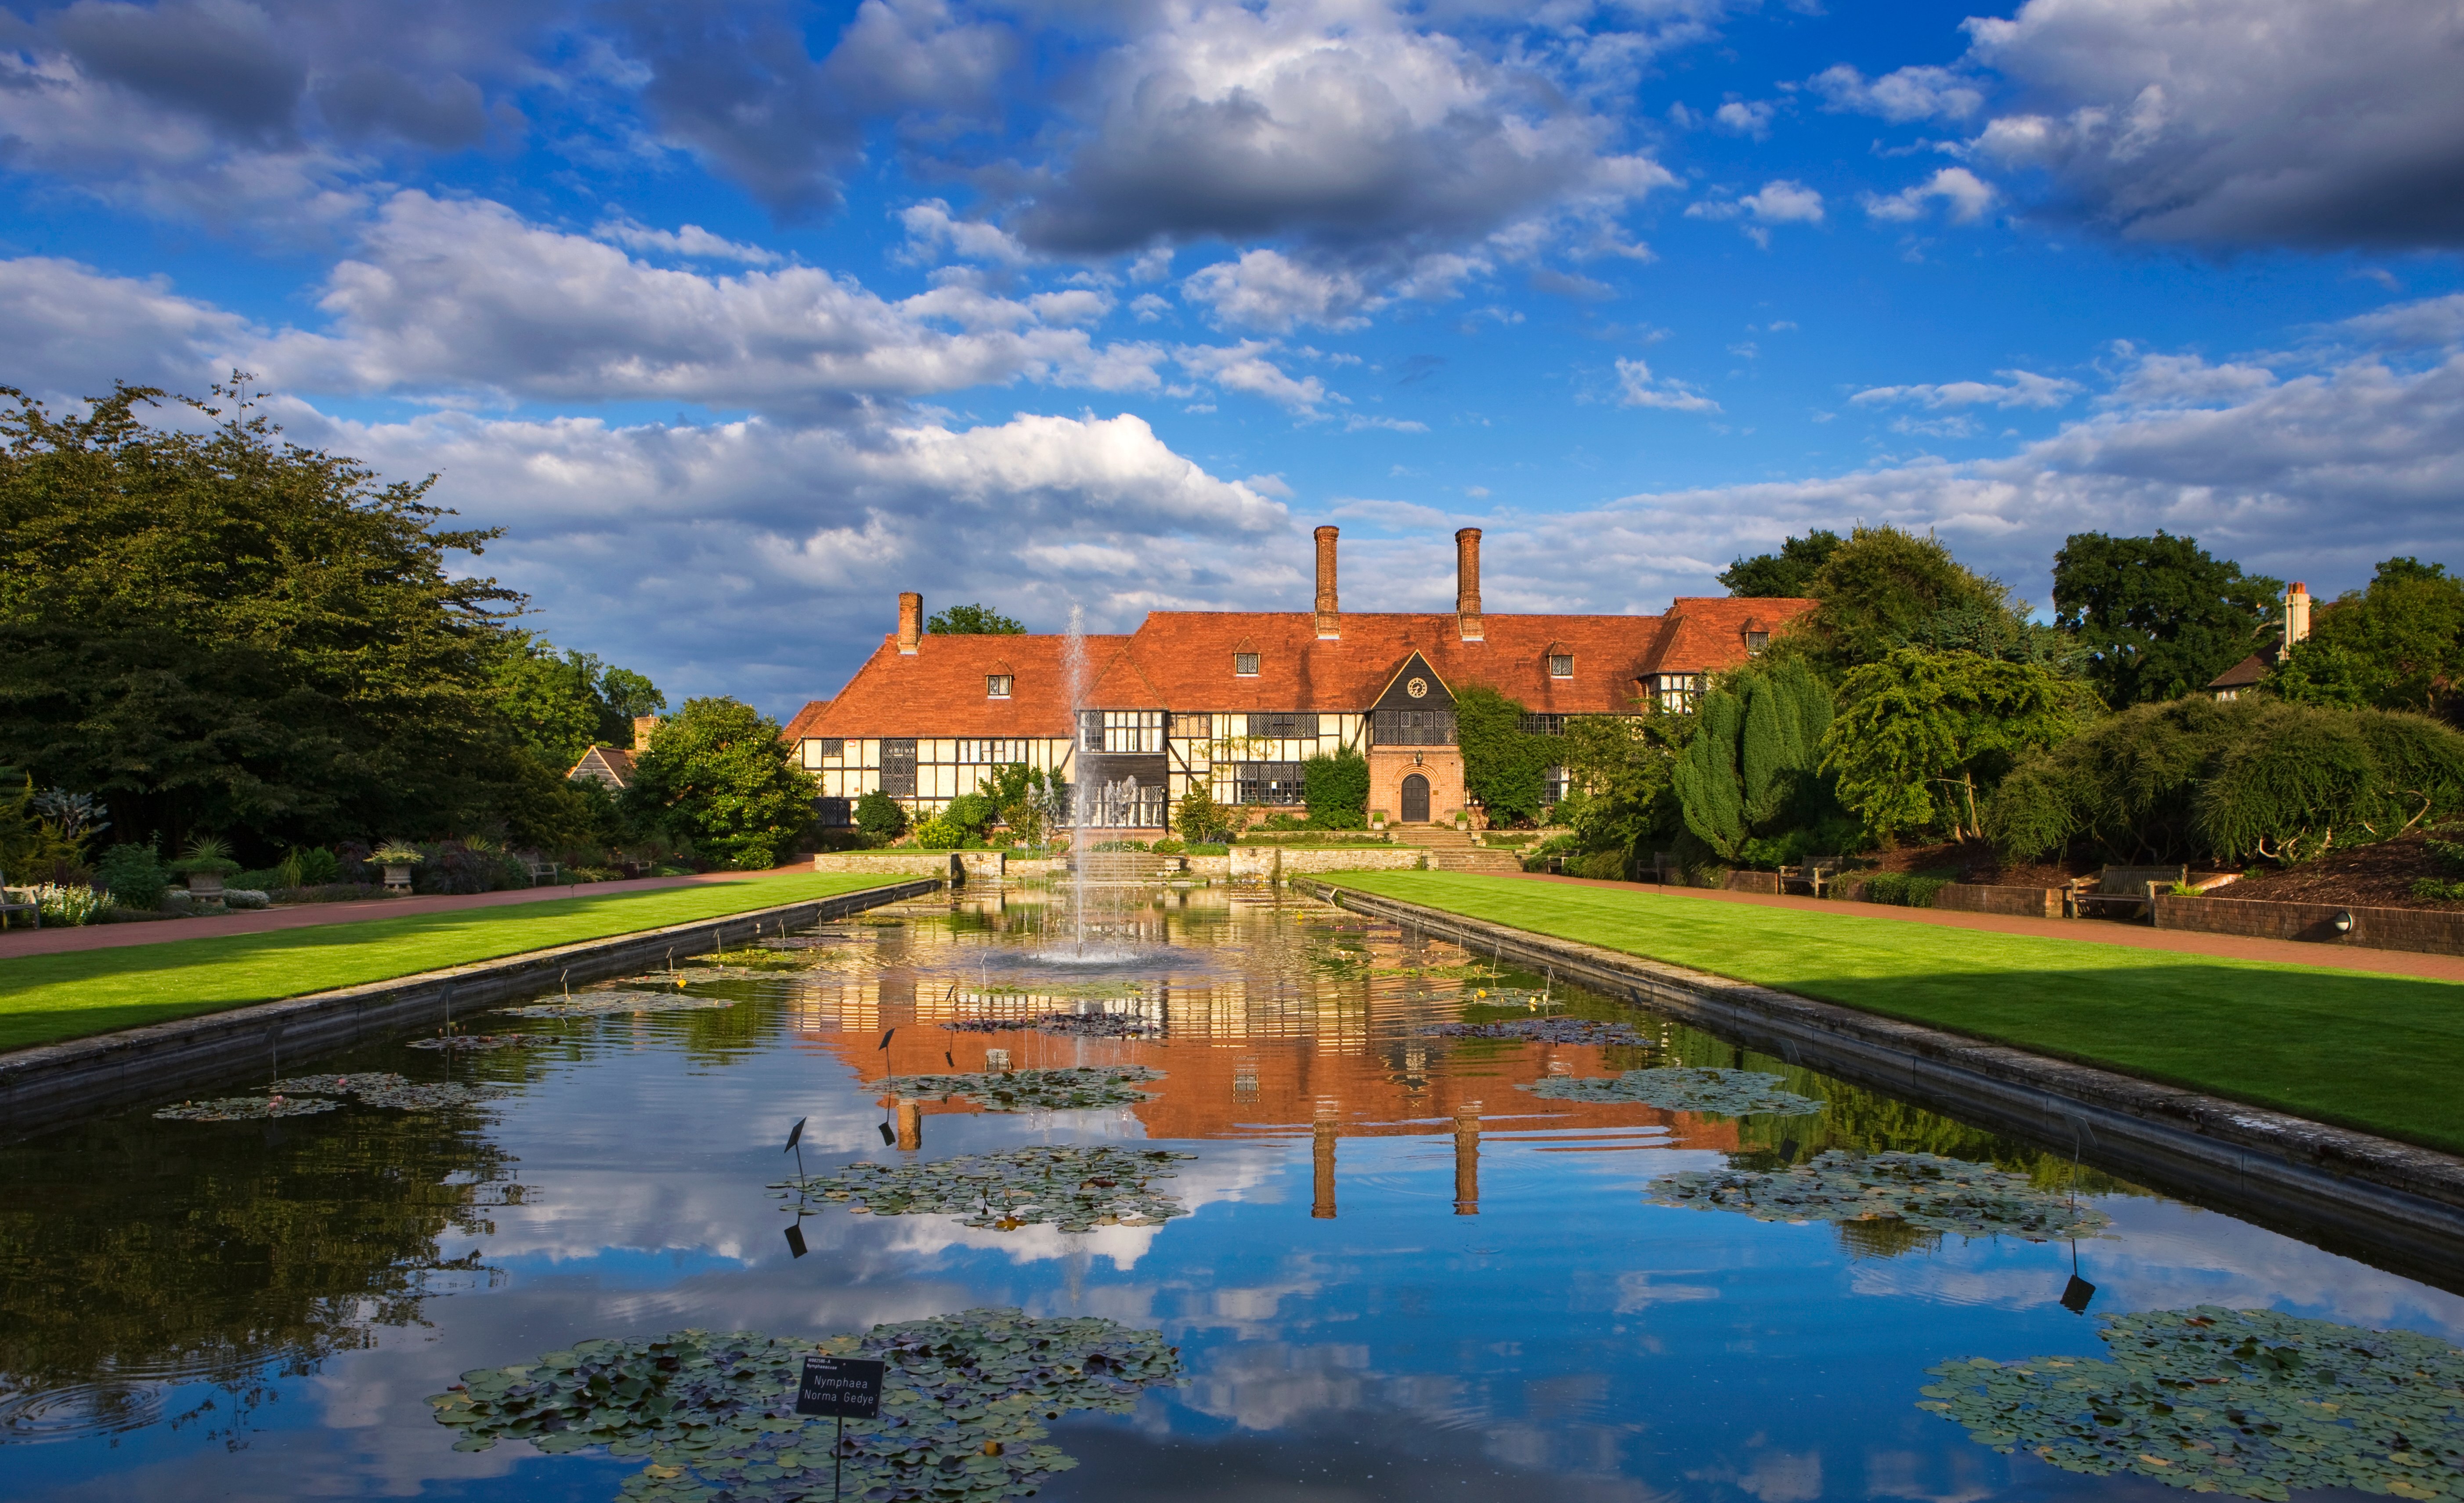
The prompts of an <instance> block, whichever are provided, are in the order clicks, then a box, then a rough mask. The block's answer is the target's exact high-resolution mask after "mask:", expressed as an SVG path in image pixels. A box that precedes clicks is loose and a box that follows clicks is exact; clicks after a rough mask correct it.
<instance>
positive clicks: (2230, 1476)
mask: <svg viewBox="0 0 2464 1503" xmlns="http://www.w3.org/2000/svg"><path fill="white" fill-rule="evenodd" d="M2099 1335H2101V1337H2102V1338H2103V1339H2104V1342H2105V1345H2106V1346H2107V1347H2108V1348H2109V1349H2110V1351H2111V1353H2112V1360H2111V1361H2097V1360H2096V1359H2094V1358H2085V1357H2035V1358H2030V1359H2028V1360H2027V1361H2018V1362H1997V1361H1991V1360H1990V1359H1988V1358H1983V1357H1972V1358H1969V1359H1967V1360H1965V1361H1951V1362H1945V1363H1943V1364H1942V1365H1941V1366H1939V1367H1934V1368H1928V1369H1927V1372H1928V1373H1929V1374H1930V1375H1931V1376H1932V1377H1934V1378H1936V1379H1938V1380H1939V1382H1936V1383H1928V1384H1926V1385H1925V1388H1924V1390H1923V1392H1924V1393H1925V1399H1924V1400H1922V1401H1921V1402H1920V1403H1919V1404H1918V1405H1917V1406H1918V1407H1919V1408H1922V1409H1929V1410H1931V1411H1932V1412H1934V1413H1936V1414H1939V1415H1941V1416H1943V1417H1944V1418H1945V1419H1949V1420H1954V1421H1957V1422H1958V1423H1959V1424H1962V1425H1965V1426H1966V1427H1968V1432H1969V1437H1970V1438H1971V1439H1973V1440H1976V1441H1978V1442H1980V1443H1982V1444H1984V1445H1988V1446H1991V1447H1992V1448H1994V1449H1996V1450H2002V1451H2009V1450H2013V1449H2026V1450H2028V1451H2029V1452H2031V1453H2033V1454H2035V1455H2036V1456H2038V1457H2041V1458H2042V1459H2044V1460H2045V1461H2048V1462H2050V1463H2052V1464H2053V1465H2054V1466H2057V1467H2059V1468H2061V1469H2062V1470H2065V1471H2080V1472H2086V1473H2088V1474H2090V1475H2092V1476H2110V1475H2112V1474H2113V1473H2115V1472H2130V1473H2133V1474H2136V1475H2138V1476H2143V1477H2154V1478H2157V1479H2158V1480H2160V1481H2163V1482H2167V1483H2171V1484H2172V1485H2173V1486H2175V1487H2180V1488H2188V1489H2189V1490H2191V1491H2193V1492H2231V1493H2235V1494H2238V1495H2239V1496H2242V1497H2253V1498H2275V1499H2283V1498H2286V1497H2289V1496H2290V1495H2291V1492H2292V1490H2293V1489H2296V1488H2357V1489H2360V1490H2361V1491H2363V1492H2379V1493H2392V1494H2394V1495H2395V1496H2397V1497H2402V1498H2464V1351H2458V1350H2457V1349H2456V1348H2454V1347H2453V1346H2450V1345H2448V1344H2447V1343H2446V1342H2444V1341H2441V1340H2435V1339H2433V1338H2431V1337H2427V1336H2422V1335H2419V1334H2417V1333H2414V1332H2410V1331H2370V1330H2365V1329H2363V1328H2361V1327H2359V1326H2349V1325H2338V1324H2336V1323H2334V1322H2332V1321H2327V1320H2305V1319H2302V1318H2299V1317H2295V1316H2288V1315H2283V1314H2280V1313H2278V1312H2277V1311H2273V1310H2227V1309H2224V1308H2222V1307H2221V1306H2217V1305H2200V1306H2197V1307H2195V1308H2193V1309H2189V1310H2152V1311H2146V1312H2143V1313H2141V1314H2138V1315H2127V1316H2109V1317H2106V1318H2105V1322H2104V1329H2103V1330H2102V1331H2101V1332H2100V1333H2099Z"/></svg>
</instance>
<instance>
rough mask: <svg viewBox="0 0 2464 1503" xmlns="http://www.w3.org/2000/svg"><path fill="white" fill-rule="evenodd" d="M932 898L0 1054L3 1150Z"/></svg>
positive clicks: (651, 932)
mask: <svg viewBox="0 0 2464 1503" xmlns="http://www.w3.org/2000/svg"><path fill="white" fill-rule="evenodd" d="M940 886H941V883H940V882H937V881H933V880H923V881H914V882H896V883H892V884H891V885H888V886H882V887H868V888H864V889H862V890H860V891H856V892H843V893H839V894H836V895H834V896H832V897H827V898H808V899H806V900H804V901H803V902H802V903H789V904H779V905H778V906H776V907H769V908H754V909H749V910H747V911H745V912H742V913H730V914H725V915H722V916H720V917H716V918H709V919H697V920H694V921H693V922H692V923H690V924H674V925H669V926H664V927H661V928H655V929H642V930H637V931H636V932H634V933H631V934H615V935H607V936H605V937H602V938H599V939H593V940H583V941H580V942H578V943H575V944H571V945H559V946H556V947H554V948H548V949H536V950H529V951H526V952H524V953H521V954H518V955H506V956H501V957H499V958H497V959H495V960H485V961H477V962H473V964H471V965H468V966H454V967H450V968H448V969H443V970H429V971H422V972H420V973H418V974H415V975H408V976H397V977H395V978H393V979H392V980H389V981H372V982H368V983H366V984H365V985H363V986H356V987H343V988H341V989H338V990H336V991H317V992H311V993H309V994H308V995H306V996H297V997H286V998H283V999H282V1000H280V1001H275V1002H258V1003H253V1004H251V1005H249V1006H245V1007H235V1008H228V1009H225V1010H224V1011H222V1012H219V1013H199V1014H198V1015H196V1016H194V1017H182V1018H173V1019H171V1020H170V1021H168V1022H163V1023H148V1024H145V1025H144V1026H143V1027H139V1028H128V1029H121V1030H118V1031H116V1032H113V1033H108V1034H97V1035H94V1036H92V1037H89V1038H73V1039H70V1040H68V1041H66V1042H64V1043H56V1044H36V1045H33V1046H32V1047H30V1048H25V1049H15V1050H11V1051H9V1052H8V1053H6V1054H0V1137H8V1138H18V1137H24V1136H26V1135H28V1134H31V1133H35V1132H41V1131H44V1130H47V1129H49V1128H53V1127H57V1126H61V1125H64V1124H66V1123H68V1122H76V1121H78V1120H80V1119H83V1118H87V1117H93V1116H97V1115H99V1114H100V1113H102V1112H106V1111H111V1110H114V1109H116V1108H118V1107H121V1106H125V1105H127V1104H129V1103H131V1102H135V1101H143V1100H149V1099H154V1098H161V1097H168V1096H171V1095H173V1094H174V1093H177V1092H179V1091H182V1090H186V1089H188V1088H191V1087H194V1086H200V1085H207V1084H212V1083H216V1082H223V1081H228V1080H229V1079H231V1077H232V1075H233V1073H234V1072H236V1071H239V1070H243V1069H248V1068H251V1067H262V1068H265V1069H268V1070H271V1069H272V1068H273V1066H274V1059H275V1053H276V1052H277V1051H278V1052H279V1054H280V1056H281V1059H282V1068H284V1069H293V1068H294V1063H295V1061H296V1062H297V1063H299V1064H304V1063H306V1062H307V1061H308V1060H310V1059H312V1058H314V1057H316V1056H319V1055H324V1054H332V1053H335V1052H336V1051H339V1050H342V1049H347V1048H350V1047H352V1046H354V1045H357V1044H363V1043H367V1042H370V1041H372V1040H375V1039H380V1038H386V1037H390V1036H393V1035H397V1034H400V1033H402V1032H403V1031H405V1030H406V1029H410V1028H418V1029H427V1028H430V1027H435V1026H438V1025H440V1024H443V1023H446V1022H450V1021H451V1019H452V1018H453V1017H455V1016H456V1015H468V1014H470V1013H477V1012H484V1011H486V1010H487V1009H490V1008H493V1007H497V1006H501V1005H502V1004H504V1003H506V1002H510V1001H515V1000H517V999H519V998H522V997H526V996H530V995H532V994H534V993H536V992H539V991H545V990H547V989H549V988H551V987H555V986H557V985H559V984H560V983H563V984H568V985H570V984H577V983H586V982H592V981H600V980H604V979H605V978H607V977H609V976H623V975H630V974H632V973H633V972H635V971H638V970H642V969H647V968H648V967H650V966H654V965H657V964H659V963H661V962H662V961H664V960H666V959H667V958H669V957H671V956H674V955H696V954H700V953H702V952H704V951H706V950H714V949H724V948H727V947H728V946H729V945H730V944H737V943H741V942H743V941H746V940H750V939H752V938H754V937H755V936H757V935H759V934H760V933H762V932H764V931H777V930H779V929H781V928H789V929H795V928H803V927H805V926H808V925H813V924H820V923H825V922H827V921H828V920H831V919H835V918H843V917H845V916H846V915H847V914H850V913H861V912H863V911H864V910H865V909H867V908H877V907H880V906H881V905H882V904H889V903H897V902H901V901H903V900H905V899H908V898H919V897H922V896H924V895H925V894H927V893H931V892H935V891H937V890H938V889H939V888H940Z"/></svg>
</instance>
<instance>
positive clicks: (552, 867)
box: [522, 856, 564, 887]
mask: <svg viewBox="0 0 2464 1503" xmlns="http://www.w3.org/2000/svg"><path fill="white" fill-rule="evenodd" d="M522 869H523V870H524V871H527V872H529V873H530V874H531V885H532V886H534V887H536V886H538V885H539V882H540V881H541V880H542V879H544V880H545V881H546V882H549V883H550V884H551V885H553V884H555V883H558V882H562V881H564V868H563V867H561V866H560V865H558V864H557V863H556V862H554V861H550V860H540V859H539V858H538V857H536V856H525V857H523V858H522Z"/></svg>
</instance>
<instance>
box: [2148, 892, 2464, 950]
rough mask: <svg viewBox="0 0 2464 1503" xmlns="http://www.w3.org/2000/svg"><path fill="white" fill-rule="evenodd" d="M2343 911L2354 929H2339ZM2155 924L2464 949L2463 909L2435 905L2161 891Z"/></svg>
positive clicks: (2382, 945)
mask: <svg viewBox="0 0 2464 1503" xmlns="http://www.w3.org/2000/svg"><path fill="white" fill-rule="evenodd" d="M2339 913H2350V914H2351V915H2352V916H2353V929H2352V932H2351V933H2349V934H2343V935H2339V934H2338V933H2337V932H2336V929H2335V922H2336V915H2337V914H2339ZM2156 926H2157V927H2158V928H2160V929H2194V930H2197V931H2198V932H2200V933H2204V934H2244V935H2249V936H2252V937H2254V938H2257V939H2290V940H2316V941H2322V942H2325V943H2328V944H2340V945H2362V946H2366V947H2368V948H2373V949H2409V950H2418V951H2420V952H2422V953H2424V954H2431V955H2464V912H2451V911H2448V910H2445V909H2436V908H2343V907H2340V906H2338V905H2337V904H2332V903H2261V902H2259V901H2257V900H2256V899H2253V898H2176V897H2173V896H2171V895H2169V894H2163V893H2160V894H2158V895H2157V898H2156Z"/></svg>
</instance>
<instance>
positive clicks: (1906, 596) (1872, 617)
mask: <svg viewBox="0 0 2464 1503" xmlns="http://www.w3.org/2000/svg"><path fill="white" fill-rule="evenodd" d="M1806 590H1807V593H1808V594H1810V595H1812V596H1813V598H1814V599H1816V600H1818V601H1820V602H1821V603H1820V604H1819V605H1817V606H1815V609H1814V610H1812V611H1810V612H1808V613H1807V614H1806V615H1805V616H1803V617H1802V618H1800V619H1799V620H1798V621H1796V622H1795V623H1794V624H1793V626H1792V627H1791V629H1790V630H1789V631H1788V632H1787V633H1785V634H1784V635H1782V636H1781V637H1780V638H1779V639H1778V640H1777V641H1776V642H1774V643H1772V645H1773V646H1774V647H1775V648H1783V649H1785V650H1786V651H1789V652H1794V653H1802V654H1804V655H1805V656H1807V657H1808V658H1809V659H1810V660H1811V661H1812V663H1813V664H1814V665H1815V668H1817V669H1818V670H1820V671H1821V672H1822V673H1823V674H1824V675H1825V676H1826V677H1829V678H1831V679H1833V680H1834V681H1835V682H1836V681H1837V679H1838V678H1840V677H1841V676H1843V675H1845V674H1846V673H1847V672H1848V670H1850V669H1851V668H1855V667H1858V666H1859V665H1860V664H1868V663H1876V662H1880V661H1881V659H1883V658H1884V657H1886V656H1888V655H1889V654H1891V653H1892V652H1894V651H1897V650H1898V649H1900V648H1903V647H1905V646H1908V645H1909V644H1910V642H1911V638H1912V636H1914V635H1915V634H1919V633H1923V632H1925V631H1927V630H1928V629H1930V628H1933V627H1934V626H1935V625H1936V624H1937V623H1938V622H1939V621H1941V620H1942V619H1943V618H1945V616H1946V614H1947V616H1948V617H1949V618H1950V619H1952V620H1958V619H1960V618H1961V617H1962V616H1963V615H1966V614H1968V613H1974V612H1991V613H1995V614H1998V615H2001V616H2004V617H2008V618H2010V619H2012V621H2014V622H2017V623H2020V624H2024V621H2023V619H2022V618H2020V616H2019V613H2018V612H2016V611H2015V610H2014V609H2013V605H2012V601H2011V592H2010V591H2009V589H2007V588H2006V587H2005V586H2004V585H2003V584H2002V582H2001V581H2000V580H1998V579H1991V578H1988V577H1985V576H1983V575H1980V574H1977V573H1975V572H1974V571H1972V570H1969V569H1968V568H1965V567H1963V566H1962V565H1961V564H1960V562H1959V560H1957V559H1956V558H1953V557H1952V556H1951V555H1950V550H1949V549H1948V548H1947V547H1945V546H1943V544H1942V543H1941V541H1940V540H1938V539H1936V538H1934V537H1931V536H1925V537H1919V536H1917V535H1916V534H1913V533H1905V532H1902V531H1901V530H1900V529H1898V528H1896V527H1859V528H1858V529H1856V530H1855V532H1854V533H1853V534H1850V536H1849V538H1848V540H1847V541H1846V542H1843V543H1841V544H1840V545H1839V546H1838V547H1837V548H1835V549H1833V550H1832V552H1831V555H1830V556H1829V557H1828V558H1826V559H1824V560H1823V563H1822V567H1821V568H1820V569H1819V570H1817V571H1815V576H1814V578H1813V580H1812V581H1811V582H1810V583H1809V584H1808V585H1807V586H1806ZM2015 630H2016V627H2015V626H2014V627H2013V631H2015ZM1997 656H1999V654H1997Z"/></svg>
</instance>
